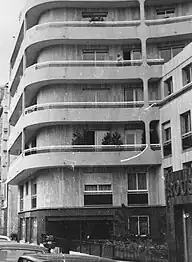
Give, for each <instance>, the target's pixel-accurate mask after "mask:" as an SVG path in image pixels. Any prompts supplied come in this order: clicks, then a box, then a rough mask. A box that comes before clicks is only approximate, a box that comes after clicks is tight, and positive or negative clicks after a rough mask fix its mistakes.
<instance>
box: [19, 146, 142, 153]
mask: <svg viewBox="0 0 192 262" xmlns="http://www.w3.org/2000/svg"><path fill="white" fill-rule="evenodd" d="M145 148H146V145H145V144H134V145H64V146H45V147H33V148H30V149H26V150H24V152H23V155H24V156H28V155H32V154H42V153H50V152H95V151H96V152H101V151H102V152H103V151H106V152H108V151H142V150H144V149H145Z"/></svg>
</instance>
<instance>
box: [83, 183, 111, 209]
mask: <svg viewBox="0 0 192 262" xmlns="http://www.w3.org/2000/svg"><path fill="white" fill-rule="evenodd" d="M112 204H113V194H112V186H111V184H87V185H85V188H84V206H101V205H112Z"/></svg>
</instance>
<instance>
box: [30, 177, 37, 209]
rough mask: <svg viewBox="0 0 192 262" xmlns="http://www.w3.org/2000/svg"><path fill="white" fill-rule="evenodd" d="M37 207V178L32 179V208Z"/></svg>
mask: <svg viewBox="0 0 192 262" xmlns="http://www.w3.org/2000/svg"><path fill="white" fill-rule="evenodd" d="M36 207H37V183H36V181H35V180H33V181H31V208H36Z"/></svg>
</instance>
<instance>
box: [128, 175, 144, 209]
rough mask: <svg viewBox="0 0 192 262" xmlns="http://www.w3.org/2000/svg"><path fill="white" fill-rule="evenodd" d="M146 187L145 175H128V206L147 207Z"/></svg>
mask: <svg viewBox="0 0 192 262" xmlns="http://www.w3.org/2000/svg"><path fill="white" fill-rule="evenodd" d="M147 204H148V186H147V174H146V173H131V174H128V205H147Z"/></svg>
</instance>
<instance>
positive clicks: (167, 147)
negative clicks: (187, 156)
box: [163, 143, 172, 156]
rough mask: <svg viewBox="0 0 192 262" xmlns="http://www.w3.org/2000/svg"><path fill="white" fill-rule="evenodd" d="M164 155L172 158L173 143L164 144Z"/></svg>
mask: <svg viewBox="0 0 192 262" xmlns="http://www.w3.org/2000/svg"><path fill="white" fill-rule="evenodd" d="M163 154H164V156H170V155H172V147H171V143H168V144H164V145H163Z"/></svg>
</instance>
